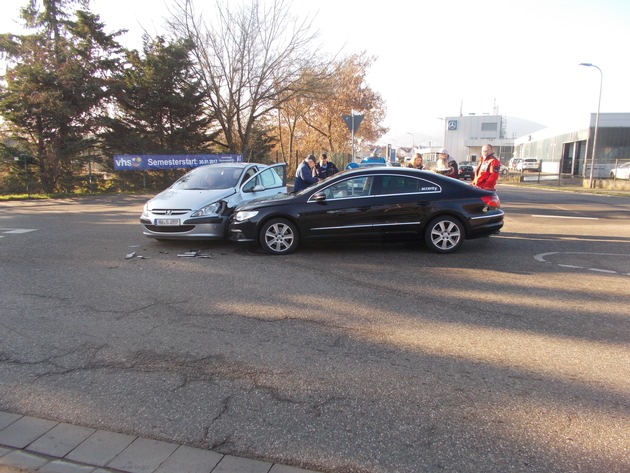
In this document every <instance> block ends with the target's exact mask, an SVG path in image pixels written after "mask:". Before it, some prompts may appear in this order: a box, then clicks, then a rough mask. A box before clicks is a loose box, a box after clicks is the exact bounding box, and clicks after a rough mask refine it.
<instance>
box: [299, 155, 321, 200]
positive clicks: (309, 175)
mask: <svg viewBox="0 0 630 473" xmlns="http://www.w3.org/2000/svg"><path fill="white" fill-rule="evenodd" d="M316 164H317V159H316V158H315V156H314V155H312V154H311V155H310V156H309V157H308V158H306V159H305V160H304V161H302V163H300V165H299V166H298V168H297V170H296V171H295V183H294V184H293V192H299V191H301V190H303V189H306V188H307V187H309V186H312V185H313V184H315V183H316V182H317V181H318V180H319V179H318V178H317V176H316V175H315V174H314V169H315V165H316Z"/></svg>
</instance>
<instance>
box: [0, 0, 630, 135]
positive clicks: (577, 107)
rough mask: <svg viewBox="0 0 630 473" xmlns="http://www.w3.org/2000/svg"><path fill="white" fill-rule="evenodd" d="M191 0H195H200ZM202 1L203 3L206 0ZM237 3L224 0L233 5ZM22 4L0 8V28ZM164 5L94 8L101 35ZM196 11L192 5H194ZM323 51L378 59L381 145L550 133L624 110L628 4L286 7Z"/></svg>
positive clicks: (156, 19) (320, 0) (627, 103)
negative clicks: (508, 130) (529, 127)
mask: <svg viewBox="0 0 630 473" xmlns="http://www.w3.org/2000/svg"><path fill="white" fill-rule="evenodd" d="M198 1H199V0H198ZM204 1H210V0H204ZM232 2H234V0H230V3H232ZM25 3H26V0H3V6H2V11H3V16H2V19H1V20H0V32H8V31H16V24H15V23H14V22H13V20H15V19H16V18H17V15H18V9H19V7H21V6H23V5H24V4H25ZM172 4H173V1H172V0H166V1H161V0H125V1H123V0H92V10H93V11H94V12H96V13H98V14H99V15H101V19H102V20H103V21H104V22H105V24H106V25H107V26H108V28H109V29H110V30H114V29H121V28H125V29H129V30H130V33H129V34H128V35H127V36H126V37H125V38H124V42H125V44H126V45H133V44H134V42H135V43H136V44H139V38H140V35H141V33H142V29H143V28H144V29H146V30H147V31H148V32H149V33H151V34H155V33H159V32H160V31H161V28H162V24H163V20H162V18H163V17H164V16H165V15H166V14H167V12H168V11H167V6H168V5H172ZM202 4H203V3H200V5H202ZM293 8H294V10H295V14H296V15H297V16H306V15H310V16H314V17H315V19H314V27H315V29H317V30H319V31H320V32H321V34H322V40H323V41H324V43H325V45H326V47H328V48H329V49H330V51H331V52H333V51H337V50H339V49H340V48H341V47H343V49H344V52H346V53H348V54H349V53H353V52H360V51H362V50H366V51H367V52H368V53H369V54H371V55H375V56H377V57H378V59H377V61H376V63H375V64H374V66H373V67H372V69H371V70H370V71H369V74H368V78H367V79H368V82H369V85H370V87H371V88H372V89H374V90H376V91H377V92H379V93H380V94H381V95H382V96H383V98H384V99H385V102H386V105H387V110H388V114H387V119H386V122H385V125H386V126H388V127H389V128H390V129H391V131H390V133H389V134H388V135H387V137H386V141H388V140H397V141H399V143H398V144H399V145H403V146H408V145H410V144H411V136H410V135H409V134H408V133H409V132H411V133H439V132H440V130H442V127H443V122H442V121H440V120H438V117H444V116H452V115H458V114H459V113H460V110H461V111H462V112H463V113H464V114H465V115H467V114H469V113H476V114H482V113H492V112H493V111H494V109H495V107H497V108H498V112H499V113H500V114H504V115H508V116H514V117H519V118H523V119H526V120H531V121H534V122H539V123H542V124H545V125H549V126H565V125H572V124H574V123H579V124H582V125H583V124H584V123H586V122H587V120H588V115H589V113H591V112H593V113H594V112H595V111H596V109H597V101H598V94H599V85H600V75H599V72H598V70H597V69H594V68H587V67H580V66H578V64H579V63H581V62H589V63H593V64H596V65H598V66H599V67H600V68H601V69H602V71H603V73H604V80H603V92H602V102H601V111H602V113H604V112H630V91H629V86H628V78H629V77H630V61H629V60H628V52H627V48H628V37H629V33H628V29H629V28H630V1H627V0H623V1H622V0H528V1H517V0H508V1H506V0H477V1H471V0H450V1H448V2H409V1H408V0H388V1H387V2H382V3H376V4H375V3H372V2H366V1H365V0H361V1H359V0H343V1H340V0H309V1H307V2H306V1H303V0H294V2H293Z"/></svg>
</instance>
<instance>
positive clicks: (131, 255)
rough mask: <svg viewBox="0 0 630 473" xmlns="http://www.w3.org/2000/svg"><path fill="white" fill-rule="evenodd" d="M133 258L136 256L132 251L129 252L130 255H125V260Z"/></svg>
mask: <svg viewBox="0 0 630 473" xmlns="http://www.w3.org/2000/svg"><path fill="white" fill-rule="evenodd" d="M134 256H136V252H135V251H133V252H131V253H128V254H127V256H125V259H131V258H133V257H134Z"/></svg>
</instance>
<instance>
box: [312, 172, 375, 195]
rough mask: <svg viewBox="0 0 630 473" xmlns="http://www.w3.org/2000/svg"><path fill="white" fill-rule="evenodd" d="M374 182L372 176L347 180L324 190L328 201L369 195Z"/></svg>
mask: <svg viewBox="0 0 630 473" xmlns="http://www.w3.org/2000/svg"><path fill="white" fill-rule="evenodd" d="M373 181H374V178H373V177H372V176H362V177H355V178H352V179H345V180H343V181H340V182H336V183H335V184H334V185H332V186H330V187H327V188H326V189H324V194H325V195H326V199H327V200H334V199H345V198H348V197H361V196H365V195H369V194H370V189H371V187H372V183H373Z"/></svg>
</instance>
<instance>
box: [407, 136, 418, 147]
mask: <svg viewBox="0 0 630 473" xmlns="http://www.w3.org/2000/svg"><path fill="white" fill-rule="evenodd" d="M407 134H408V135H411V147H412V148H414V149H415V148H416V136H415V135H414V134H413V133H410V132H407Z"/></svg>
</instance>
